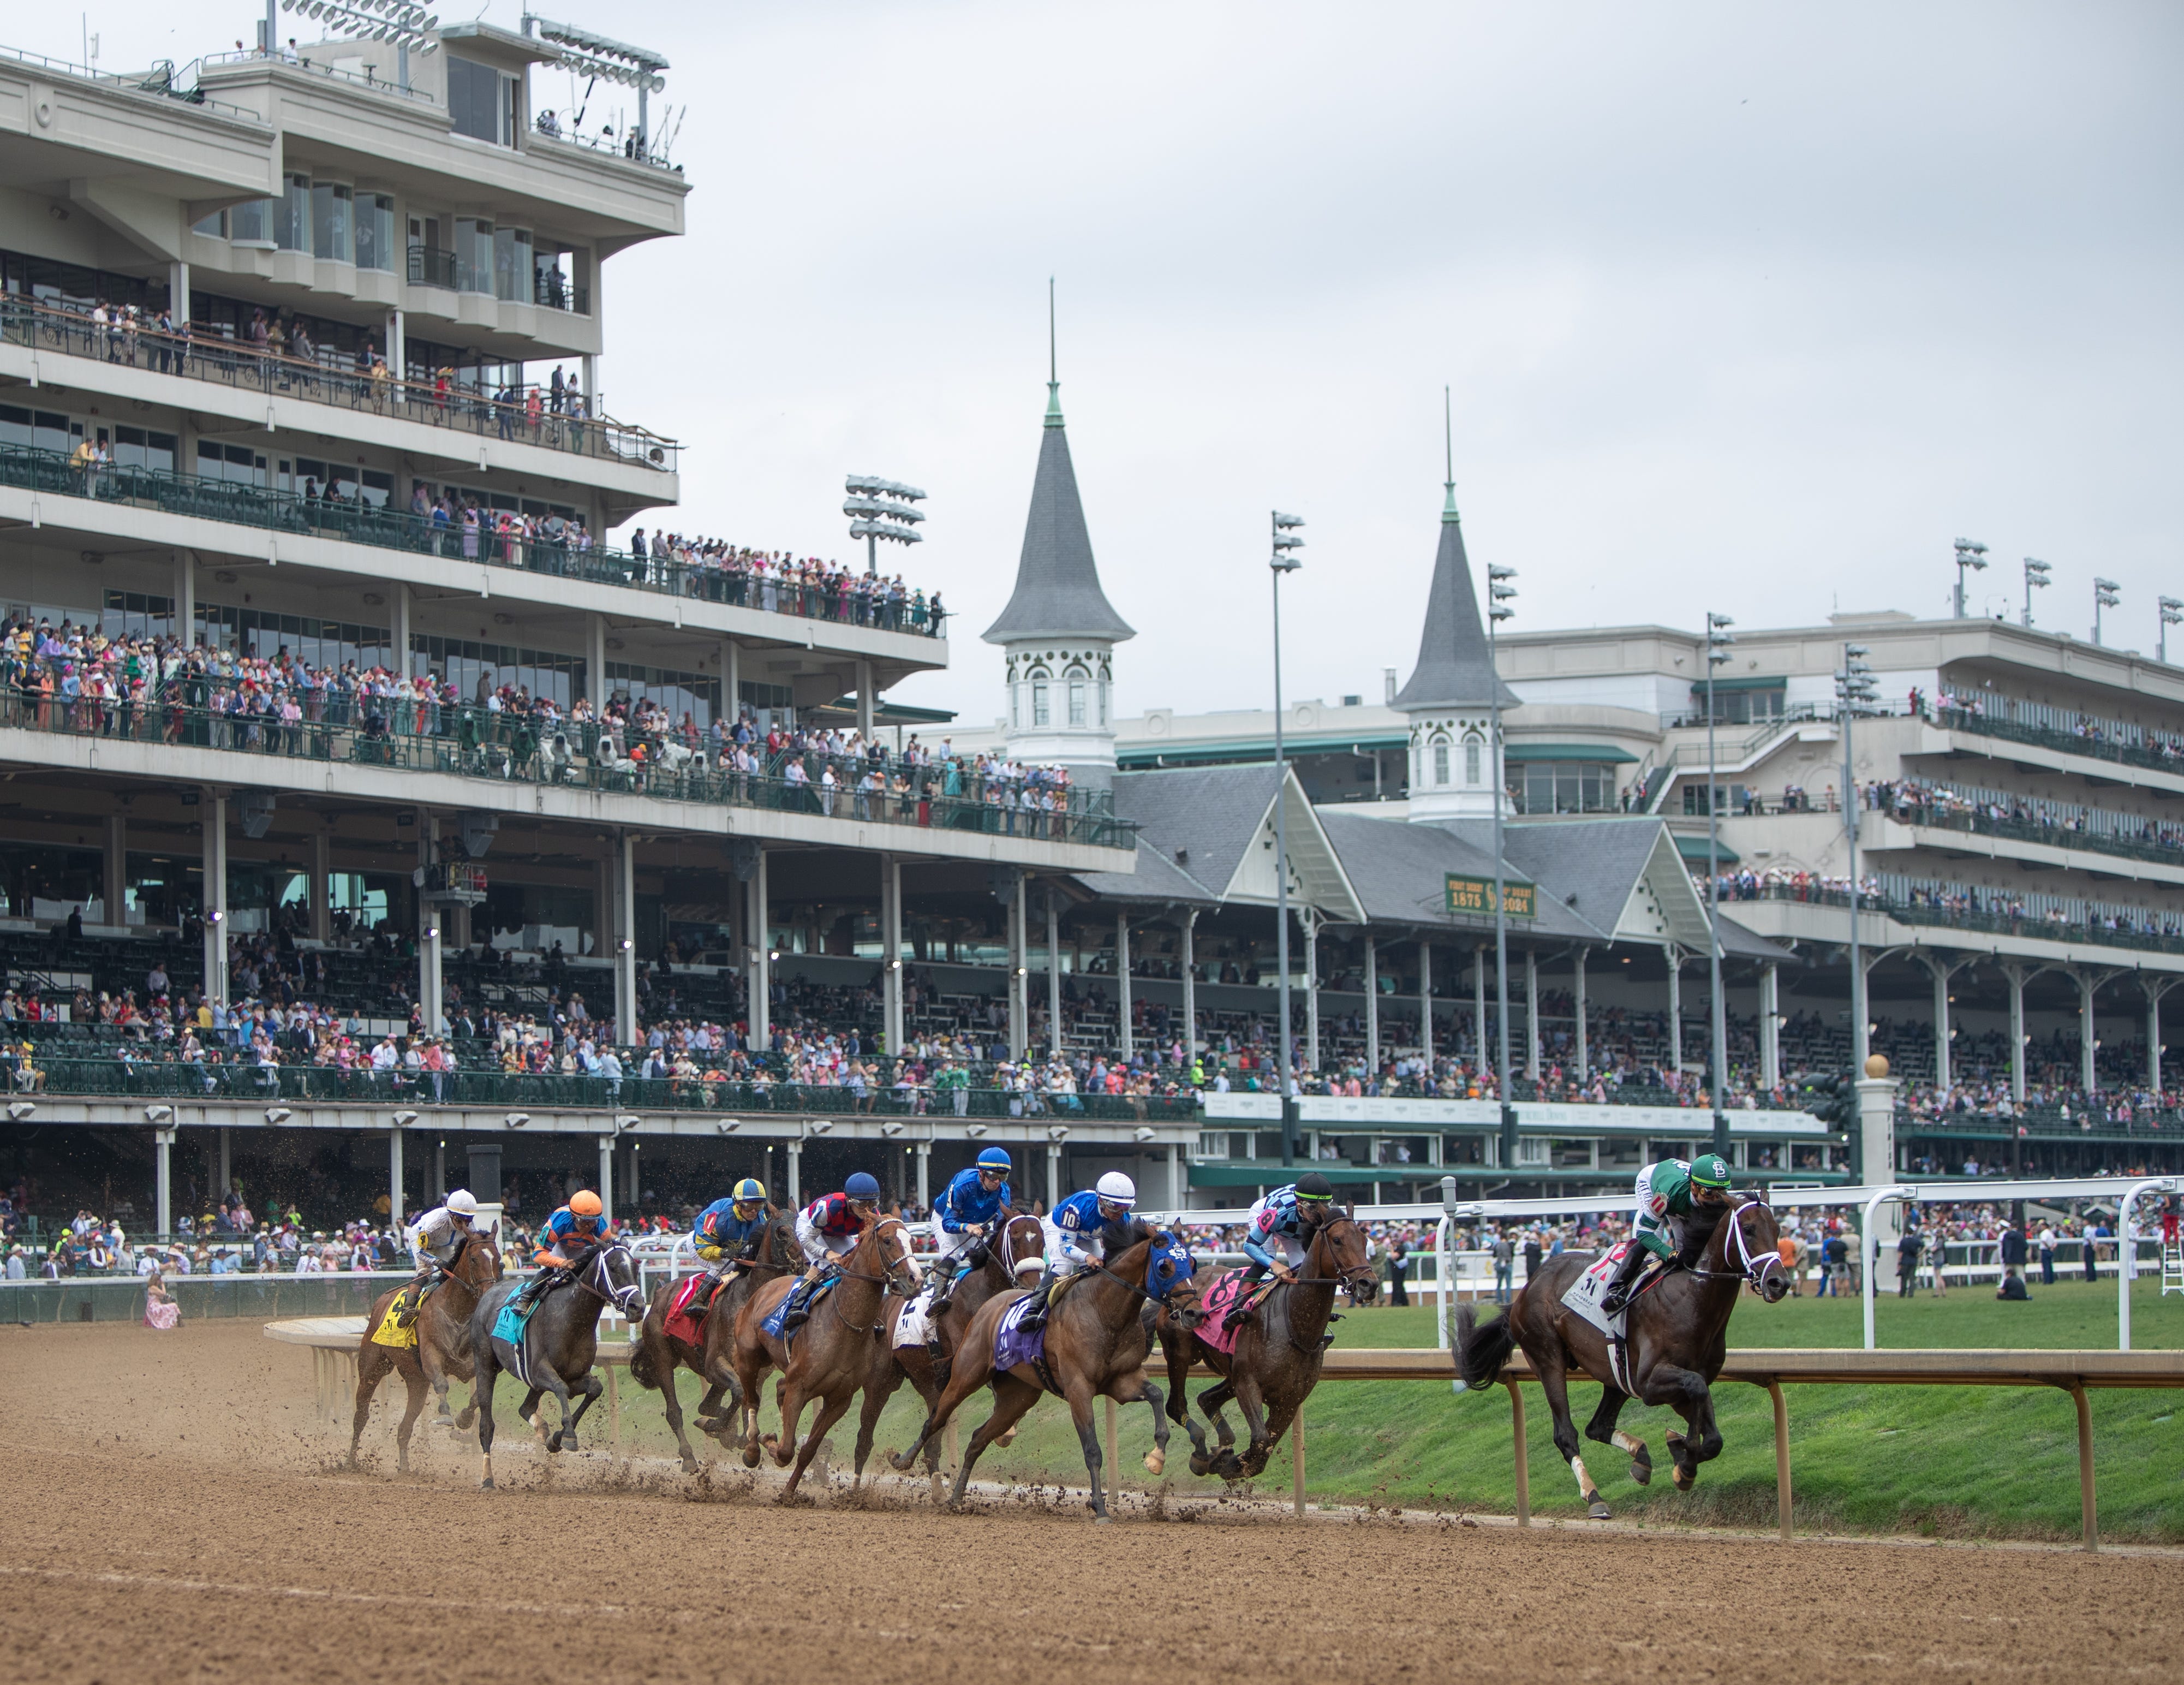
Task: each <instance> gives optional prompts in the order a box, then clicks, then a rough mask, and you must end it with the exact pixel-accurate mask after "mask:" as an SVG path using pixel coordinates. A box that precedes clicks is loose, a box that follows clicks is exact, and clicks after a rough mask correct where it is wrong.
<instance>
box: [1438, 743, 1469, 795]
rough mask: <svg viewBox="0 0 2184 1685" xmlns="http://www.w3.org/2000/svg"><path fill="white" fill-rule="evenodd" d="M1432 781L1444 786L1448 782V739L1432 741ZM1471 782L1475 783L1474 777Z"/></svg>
mask: <svg viewBox="0 0 2184 1685" xmlns="http://www.w3.org/2000/svg"><path fill="white" fill-rule="evenodd" d="M1433 781H1434V782H1435V784H1446V783H1447V782H1448V739H1446V738H1445V737H1437V738H1435V739H1434V746H1433ZM1473 782H1474V783H1476V782H1477V778H1476V777H1475V776H1474V779H1473Z"/></svg>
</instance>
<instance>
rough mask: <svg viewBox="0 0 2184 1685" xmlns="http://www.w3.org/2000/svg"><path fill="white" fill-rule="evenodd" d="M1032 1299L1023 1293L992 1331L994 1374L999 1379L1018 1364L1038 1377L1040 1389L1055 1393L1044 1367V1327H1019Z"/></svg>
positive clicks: (1052, 1381)
mask: <svg viewBox="0 0 2184 1685" xmlns="http://www.w3.org/2000/svg"><path fill="white" fill-rule="evenodd" d="M1032 1297H1033V1296H1032V1295H1031V1294H1029V1293H1026V1294H1025V1295H1024V1296H1023V1297H1022V1298H1020V1299H1018V1300H1017V1302H1016V1303H1014V1304H1012V1305H1011V1306H1010V1307H1009V1308H1007V1309H1006V1310H1005V1311H1003V1312H1002V1313H1001V1320H1000V1323H999V1324H998V1325H996V1326H995V1329H994V1372H995V1374H996V1375H999V1374H1000V1373H1001V1372H1002V1371H1003V1370H1011V1369H1014V1368H1016V1367H1017V1365H1018V1364H1028V1365H1029V1366H1030V1368H1031V1370H1032V1372H1033V1373H1034V1374H1035V1375H1038V1376H1039V1385H1040V1386H1044V1387H1045V1388H1046V1390H1047V1391H1048V1392H1054V1393H1059V1392H1061V1388H1060V1387H1059V1386H1056V1385H1055V1384H1054V1374H1053V1371H1052V1370H1049V1369H1048V1368H1047V1366H1046V1326H1045V1324H1044V1323H1042V1324H1041V1325H1039V1326H1038V1327H1036V1328H1026V1327H1024V1326H1023V1325H1022V1324H1023V1320H1024V1314H1025V1312H1026V1311H1028V1310H1029V1309H1030V1308H1031V1303H1032Z"/></svg>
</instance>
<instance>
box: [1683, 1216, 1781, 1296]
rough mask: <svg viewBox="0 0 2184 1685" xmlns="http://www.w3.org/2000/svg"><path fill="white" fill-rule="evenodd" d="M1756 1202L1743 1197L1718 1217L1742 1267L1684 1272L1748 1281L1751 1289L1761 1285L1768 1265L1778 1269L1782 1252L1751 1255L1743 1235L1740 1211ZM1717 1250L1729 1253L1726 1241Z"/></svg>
mask: <svg viewBox="0 0 2184 1685" xmlns="http://www.w3.org/2000/svg"><path fill="white" fill-rule="evenodd" d="M1758 1205H1759V1201H1758V1200H1756V1199H1747V1200H1746V1201H1745V1202H1744V1203H1743V1204H1741V1205H1739V1206H1736V1207H1733V1208H1731V1209H1730V1213H1729V1214H1728V1215H1727V1216H1726V1217H1724V1218H1723V1219H1722V1221H1723V1222H1724V1223H1725V1224H1727V1225H1728V1226H1729V1231H1730V1236H1731V1237H1732V1238H1733V1239H1734V1240H1735V1241H1736V1255H1737V1258H1738V1259H1739V1261H1741V1263H1742V1264H1743V1265H1744V1268H1743V1269H1741V1270H1738V1269H1692V1270H1689V1271H1687V1272H1686V1273H1687V1274H1689V1275H1695V1276H1697V1278H1698V1279H1699V1280H1702V1281H1744V1282H1748V1283H1749V1284H1750V1285H1751V1286H1752V1287H1753V1288H1755V1289H1758V1288H1763V1287H1764V1286H1765V1285H1766V1281H1767V1272H1768V1271H1769V1270H1770V1269H1780V1268H1781V1267H1782V1256H1781V1254H1780V1253H1775V1252H1770V1253H1767V1254H1766V1255H1765V1256H1764V1257H1762V1258H1754V1257H1753V1256H1752V1242H1751V1241H1748V1240H1747V1239H1746V1238H1745V1237H1744V1214H1745V1213H1746V1212H1747V1211H1751V1210H1754V1209H1756V1208H1758ZM1721 1253H1722V1257H1723V1258H1724V1259H1726V1258H1728V1256H1729V1243H1728V1241H1724V1242H1723V1243H1722V1248H1721Z"/></svg>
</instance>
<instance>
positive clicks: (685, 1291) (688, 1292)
mask: <svg viewBox="0 0 2184 1685" xmlns="http://www.w3.org/2000/svg"><path fill="white" fill-rule="evenodd" d="M702 1286H705V1276H704V1275H693V1276H692V1277H691V1278H690V1279H689V1280H688V1281H685V1282H684V1283H683V1284H682V1286H680V1287H678V1288H677V1289H676V1290H675V1296H674V1297H672V1298H671V1299H669V1300H668V1302H667V1314H666V1318H665V1319H663V1320H662V1327H663V1328H664V1329H665V1330H666V1334H667V1337H668V1338H669V1339H671V1340H680V1341H681V1342H682V1343H683V1344H684V1345H686V1346H697V1345H702V1344H704V1343H705V1325H704V1324H703V1323H701V1322H700V1321H699V1320H698V1314H697V1313H696V1312H695V1311H694V1310H692V1309H691V1308H690V1302H691V1300H693V1299H694V1298H696V1297H698V1290H699V1288H700V1287H702ZM708 1308H710V1304H709V1307H708Z"/></svg>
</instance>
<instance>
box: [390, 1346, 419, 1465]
mask: <svg viewBox="0 0 2184 1685" xmlns="http://www.w3.org/2000/svg"><path fill="white" fill-rule="evenodd" d="M402 1379H403V1381H404V1383H405V1384H406V1385H407V1386H408V1387H409V1404H408V1407H407V1408H406V1409H404V1410H403V1412H402V1425H401V1426H399V1427H398V1428H396V1429H395V1430H394V1459H395V1472H396V1473H398V1474H404V1475H406V1474H408V1473H409V1432H410V1430H411V1429H413V1428H414V1427H415V1426H417V1418H418V1417H419V1416H421V1415H422V1414H424V1411H425V1393H426V1386H425V1372H424V1370H418V1371H417V1372H416V1373H415V1375H404V1376H403V1377H402Z"/></svg>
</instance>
